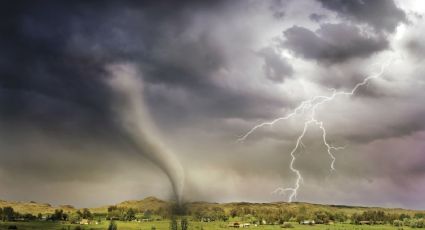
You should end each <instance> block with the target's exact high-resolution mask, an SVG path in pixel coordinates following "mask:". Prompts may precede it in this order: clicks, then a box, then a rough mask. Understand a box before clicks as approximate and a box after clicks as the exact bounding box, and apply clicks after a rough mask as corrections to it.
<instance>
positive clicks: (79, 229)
mask: <svg viewBox="0 0 425 230" xmlns="http://www.w3.org/2000/svg"><path fill="white" fill-rule="evenodd" d="M74 230H83V228H82V227H80V226H76V227H75V228H74Z"/></svg>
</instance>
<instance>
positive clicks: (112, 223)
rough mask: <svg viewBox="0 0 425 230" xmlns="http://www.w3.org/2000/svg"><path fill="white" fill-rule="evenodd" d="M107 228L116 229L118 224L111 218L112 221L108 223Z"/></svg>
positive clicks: (109, 229)
mask: <svg viewBox="0 0 425 230" xmlns="http://www.w3.org/2000/svg"><path fill="white" fill-rule="evenodd" d="M108 230H118V226H117V224H116V223H115V221H113V220H112V221H111V222H110V223H109V226H108Z"/></svg>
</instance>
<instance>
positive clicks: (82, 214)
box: [81, 208, 93, 219]
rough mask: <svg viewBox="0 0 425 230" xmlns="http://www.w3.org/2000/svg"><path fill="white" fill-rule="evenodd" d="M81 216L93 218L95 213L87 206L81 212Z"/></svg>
mask: <svg viewBox="0 0 425 230" xmlns="http://www.w3.org/2000/svg"><path fill="white" fill-rule="evenodd" d="M81 217H82V218H83V219H92V218H93V215H92V214H91V212H90V210H89V209H88V208H85V209H83V212H82V213H81Z"/></svg>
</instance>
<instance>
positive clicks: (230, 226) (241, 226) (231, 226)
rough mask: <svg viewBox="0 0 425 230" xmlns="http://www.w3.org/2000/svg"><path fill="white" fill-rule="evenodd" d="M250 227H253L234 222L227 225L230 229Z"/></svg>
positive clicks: (248, 224)
mask: <svg viewBox="0 0 425 230" xmlns="http://www.w3.org/2000/svg"><path fill="white" fill-rule="evenodd" d="M250 226H251V224H250V223H239V222H233V223H229V224H228V225H227V227H229V228H249V227H250Z"/></svg>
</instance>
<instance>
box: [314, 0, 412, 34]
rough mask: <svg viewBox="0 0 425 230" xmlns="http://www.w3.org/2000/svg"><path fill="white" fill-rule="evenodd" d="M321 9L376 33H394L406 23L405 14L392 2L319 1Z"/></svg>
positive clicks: (378, 0) (386, 0) (385, 0)
mask: <svg viewBox="0 0 425 230" xmlns="http://www.w3.org/2000/svg"><path fill="white" fill-rule="evenodd" d="M319 1H320V3H321V4H322V5H323V7H325V8H327V9H329V10H332V11H335V12H336V13H337V14H338V16H339V17H341V18H344V19H348V20H350V21H351V20H352V21H355V22H359V23H366V24H368V25H370V26H372V27H373V28H375V29H376V30H377V31H386V32H394V30H395V28H396V27H397V25H398V24H399V23H401V22H406V21H407V19H406V14H405V13H404V11H403V10H401V9H400V8H398V7H397V6H396V4H395V3H394V1H392V0H375V1H364V0H348V1H345V0H319Z"/></svg>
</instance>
